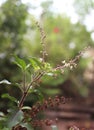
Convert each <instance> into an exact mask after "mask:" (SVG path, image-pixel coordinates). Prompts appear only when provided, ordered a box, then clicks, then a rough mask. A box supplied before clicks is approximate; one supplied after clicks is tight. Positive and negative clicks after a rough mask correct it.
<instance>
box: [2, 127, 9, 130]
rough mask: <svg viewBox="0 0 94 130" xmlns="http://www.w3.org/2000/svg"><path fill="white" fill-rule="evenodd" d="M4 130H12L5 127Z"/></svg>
mask: <svg viewBox="0 0 94 130" xmlns="http://www.w3.org/2000/svg"><path fill="white" fill-rule="evenodd" d="M2 130H10V129H9V128H6V127H4V128H3V129H2Z"/></svg>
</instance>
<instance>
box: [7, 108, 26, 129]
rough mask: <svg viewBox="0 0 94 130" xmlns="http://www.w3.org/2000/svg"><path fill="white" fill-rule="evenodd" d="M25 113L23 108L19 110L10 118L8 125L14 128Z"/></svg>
mask: <svg viewBox="0 0 94 130" xmlns="http://www.w3.org/2000/svg"><path fill="white" fill-rule="evenodd" d="M23 117H24V114H23V112H22V111H21V110H17V111H16V112H14V113H13V115H12V116H11V117H10V118H9V120H8V127H9V128H12V127H13V126H15V125H17V124H18V123H20V122H21V121H22V119H23Z"/></svg>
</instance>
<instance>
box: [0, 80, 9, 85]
mask: <svg viewBox="0 0 94 130" xmlns="http://www.w3.org/2000/svg"><path fill="white" fill-rule="evenodd" d="M0 84H8V85H9V84H11V82H9V81H8V80H6V79H4V80H2V81H0Z"/></svg>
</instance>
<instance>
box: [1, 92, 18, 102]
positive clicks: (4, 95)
mask: <svg viewBox="0 0 94 130" xmlns="http://www.w3.org/2000/svg"><path fill="white" fill-rule="evenodd" d="M2 98H8V99H10V100H11V101H13V102H15V103H18V101H17V99H16V98H14V97H12V96H10V95H9V94H8V93H5V94H2Z"/></svg>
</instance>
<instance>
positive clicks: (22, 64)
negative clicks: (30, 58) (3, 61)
mask: <svg viewBox="0 0 94 130" xmlns="http://www.w3.org/2000/svg"><path fill="white" fill-rule="evenodd" d="M14 63H15V64H16V65H18V66H19V67H20V68H21V69H22V70H23V71H24V70H26V68H27V65H26V63H25V61H24V60H23V59H21V58H19V57H17V56H16V55H15V61H14Z"/></svg>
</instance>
